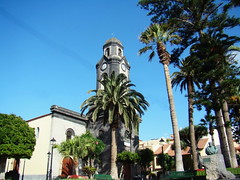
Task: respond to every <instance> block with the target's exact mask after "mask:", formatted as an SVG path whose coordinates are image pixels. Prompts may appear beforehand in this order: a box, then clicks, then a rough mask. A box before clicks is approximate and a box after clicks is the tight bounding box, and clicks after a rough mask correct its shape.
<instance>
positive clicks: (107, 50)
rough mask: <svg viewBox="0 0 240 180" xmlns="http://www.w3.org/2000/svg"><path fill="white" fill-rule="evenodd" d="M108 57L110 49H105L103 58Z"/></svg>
mask: <svg viewBox="0 0 240 180" xmlns="http://www.w3.org/2000/svg"><path fill="white" fill-rule="evenodd" d="M109 55H110V49H109V48H107V49H106V50H105V56H109Z"/></svg>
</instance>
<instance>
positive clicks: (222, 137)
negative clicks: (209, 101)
mask: <svg viewBox="0 0 240 180" xmlns="http://www.w3.org/2000/svg"><path fill="white" fill-rule="evenodd" d="M214 111H215V115H216V124H217V130H218V135H219V140H220V146H221V151H222V154H223V157H224V161H225V165H226V167H231V161H230V155H229V151H228V143H227V138H226V132H225V127H224V124H223V118H222V113H221V110H220V109H219V110H216V109H214Z"/></svg>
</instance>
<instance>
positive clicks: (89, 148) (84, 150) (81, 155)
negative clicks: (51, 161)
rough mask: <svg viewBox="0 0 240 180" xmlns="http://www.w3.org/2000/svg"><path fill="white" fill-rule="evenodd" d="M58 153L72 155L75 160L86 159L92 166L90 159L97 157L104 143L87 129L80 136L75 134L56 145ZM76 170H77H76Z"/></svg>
mask: <svg viewBox="0 0 240 180" xmlns="http://www.w3.org/2000/svg"><path fill="white" fill-rule="evenodd" d="M56 148H57V149H58V151H59V153H60V154H62V155H63V156H65V157H68V156H69V157H73V159H74V160H75V162H78V160H79V159H83V160H87V165H89V166H93V164H92V160H94V159H97V158H98V156H99V155H100V153H101V152H102V151H103V150H104V148H105V144H104V143H103V142H102V141H101V140H100V139H97V138H94V137H93V135H92V134H91V133H90V132H89V131H87V132H86V133H85V134H82V135H81V136H75V137H74V138H73V139H68V140H66V141H63V142H61V143H60V144H59V145H56ZM76 172H78V170H77V171H76Z"/></svg>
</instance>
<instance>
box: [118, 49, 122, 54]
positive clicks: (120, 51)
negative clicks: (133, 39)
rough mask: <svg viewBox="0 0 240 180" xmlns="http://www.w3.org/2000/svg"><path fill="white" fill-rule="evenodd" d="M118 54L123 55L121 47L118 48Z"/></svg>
mask: <svg viewBox="0 0 240 180" xmlns="http://www.w3.org/2000/svg"><path fill="white" fill-rule="evenodd" d="M118 55H119V56H122V50H121V49H120V48H119V49H118Z"/></svg>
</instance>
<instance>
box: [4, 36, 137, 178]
mask: <svg viewBox="0 0 240 180" xmlns="http://www.w3.org/2000/svg"><path fill="white" fill-rule="evenodd" d="M113 71H115V73H116V74H120V73H123V74H125V75H126V76H127V78H128V79H129V74H130V65H129V63H128V61H127V60H126V58H125V56H124V47H123V45H122V43H121V42H120V41H119V40H118V39H116V38H111V39H109V40H107V41H106V43H105V44H104V46H103V56H102V58H101V59H100V60H99V61H98V63H97V64H96V73H97V77H96V80H97V83H96V88H97V89H99V88H102V87H101V85H100V84H99V83H98V80H100V79H101V78H102V75H103V73H107V74H111V73H112V72H113ZM50 111H51V112H50V113H49V114H45V115H42V116H40V117H36V118H33V119H31V120H28V121H27V122H28V124H29V126H30V127H33V128H34V129H35V135H36V146H35V150H34V152H33V155H32V157H31V159H29V160H28V159H21V161H20V163H19V165H18V166H16V163H15V162H14V160H8V161H7V163H6V168H5V172H8V171H10V170H12V169H17V171H18V172H19V174H20V178H21V179H24V180H28V179H29V180H30V179H31V180H34V179H36V180H45V179H49V178H48V177H50V176H52V177H57V176H59V175H61V174H63V173H67V172H66V171H68V169H66V167H67V165H66V163H69V161H67V159H66V158H65V157H63V156H62V155H61V154H59V152H58V150H57V149H55V148H52V144H51V142H53V141H52V140H54V142H55V143H56V144H60V143H61V142H63V141H66V140H67V139H71V138H73V137H74V136H76V135H77V136H80V135H81V134H83V133H85V132H86V131H87V130H90V132H91V133H92V134H93V135H94V136H95V137H97V138H99V139H101V140H102V141H103V142H104V143H105V144H106V149H105V151H104V152H103V153H102V156H101V163H100V164H98V166H97V169H98V172H99V173H102V174H103V173H105V174H109V173H110V172H109V170H110V154H111V153H110V143H111V134H110V127H109V125H107V124H106V125H103V123H102V120H101V118H102V117H99V119H98V121H97V123H94V124H93V123H92V122H91V121H88V120H87V119H86V118H85V116H82V115H81V114H80V113H78V112H75V111H72V110H69V109H66V108H63V107H59V106H57V105H53V106H51V108H50ZM131 132H132V131H131ZM137 147H138V134H137V133H135V132H132V133H130V131H129V130H128V129H126V128H125V127H124V126H123V124H120V125H119V128H118V152H122V151H123V150H129V151H135V150H136V148H137ZM79 168H81V167H79ZM0 179H1V178H0Z"/></svg>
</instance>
